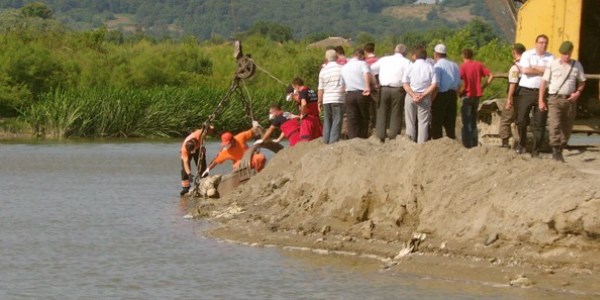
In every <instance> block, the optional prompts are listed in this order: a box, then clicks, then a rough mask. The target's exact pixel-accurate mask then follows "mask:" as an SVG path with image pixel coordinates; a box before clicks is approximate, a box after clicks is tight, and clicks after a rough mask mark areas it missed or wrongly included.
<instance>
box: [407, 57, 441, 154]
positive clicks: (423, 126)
mask: <svg viewBox="0 0 600 300" xmlns="http://www.w3.org/2000/svg"><path fill="white" fill-rule="evenodd" d="M412 57H413V60H414V62H413V63H412V64H410V65H409V66H408V67H407V68H406V71H405V72H404V74H403V76H402V84H403V86H404V90H406V100H405V103H404V116H405V119H406V135H407V136H409V137H410V138H411V139H412V140H413V141H415V142H417V143H419V144H422V143H425V142H426V141H427V140H428V139H429V123H430V121H431V96H432V95H433V93H434V92H435V90H436V89H437V77H436V76H435V72H434V71H433V66H432V65H431V64H430V63H428V62H427V61H425V59H426V58H427V51H426V50H425V48H423V47H416V48H415V49H413V55H412ZM415 125H417V128H415ZM417 131H418V132H417Z"/></svg>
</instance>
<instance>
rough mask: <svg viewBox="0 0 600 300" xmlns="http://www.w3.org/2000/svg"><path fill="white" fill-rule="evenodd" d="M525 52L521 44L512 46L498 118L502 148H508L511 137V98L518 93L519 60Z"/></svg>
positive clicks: (512, 115)
mask: <svg viewBox="0 0 600 300" xmlns="http://www.w3.org/2000/svg"><path fill="white" fill-rule="evenodd" d="M523 52H525V46H523V44H519V43H517V44H514V45H513V48H512V56H513V59H514V61H513V65H512V66H511V67H510V70H509V71H508V92H507V94H506V103H505V105H504V107H503V109H502V116H501V118H500V130H499V135H500V138H501V139H502V148H510V145H509V144H508V139H510V137H511V129H510V125H511V124H512V123H514V122H515V108H514V105H513V101H514V100H513V99H514V97H515V96H518V95H519V90H520V89H519V80H520V79H521V65H519V61H520V60H521V56H522V55H523Z"/></svg>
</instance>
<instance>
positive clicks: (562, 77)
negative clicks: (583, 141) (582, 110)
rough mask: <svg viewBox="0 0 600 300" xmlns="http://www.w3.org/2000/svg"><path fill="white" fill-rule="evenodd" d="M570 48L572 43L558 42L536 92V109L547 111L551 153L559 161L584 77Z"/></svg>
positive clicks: (581, 67) (569, 131) (569, 134)
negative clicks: (557, 50) (557, 47)
mask: <svg viewBox="0 0 600 300" xmlns="http://www.w3.org/2000/svg"><path fill="white" fill-rule="evenodd" d="M573 48H574V47H573V43H571V42H570V41H565V42H563V43H562V44H561V45H560V49H559V52H560V58H558V59H556V60H554V61H552V62H551V63H550V65H549V66H548V67H547V68H546V70H545V71H544V75H543V76H542V82H541V84H540V92H539V94H538V106H539V108H540V111H548V114H549V118H548V121H549V122H548V123H549V131H550V146H552V157H553V158H554V159H555V160H557V161H561V162H564V158H563V156H562V150H563V147H565V146H566V145H567V142H568V141H569V137H570V136H571V130H572V128H573V120H574V119H575V112H576V109H577V99H579V97H580V96H581V93H582V92H583V89H584V88H585V81H586V78H585V74H584V71H583V66H582V65H581V63H580V62H578V61H576V60H573V59H571V54H573ZM546 87H548V98H547V100H548V103H547V104H546V102H545V101H546V98H545V96H546V95H545V93H544V92H543V91H544V90H545V89H546Z"/></svg>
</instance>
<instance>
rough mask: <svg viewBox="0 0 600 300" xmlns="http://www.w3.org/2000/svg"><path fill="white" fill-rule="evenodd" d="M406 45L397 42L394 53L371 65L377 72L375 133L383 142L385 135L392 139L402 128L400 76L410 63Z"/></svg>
mask: <svg viewBox="0 0 600 300" xmlns="http://www.w3.org/2000/svg"><path fill="white" fill-rule="evenodd" d="M405 55H406V46H405V45H404V44H398V45H396V47H395V48H394V54H393V55H390V56H384V57H382V58H380V59H379V60H378V61H377V62H376V63H374V64H373V65H372V66H371V69H372V71H373V73H376V74H379V83H380V98H379V102H378V103H377V122H376V125H375V128H376V131H375V134H376V135H377V137H378V138H379V139H380V140H381V141H382V142H384V141H385V138H386V131H387V129H388V128H387V127H388V124H389V133H388V134H387V137H388V138H389V139H394V138H396V136H397V135H398V134H400V131H401V130H402V122H403V114H404V98H405V97H406V91H405V90H404V87H403V86H402V76H403V75H404V71H405V70H406V69H407V68H408V66H409V65H410V63H411V62H410V60H408V59H407V58H406V57H404V56H405Z"/></svg>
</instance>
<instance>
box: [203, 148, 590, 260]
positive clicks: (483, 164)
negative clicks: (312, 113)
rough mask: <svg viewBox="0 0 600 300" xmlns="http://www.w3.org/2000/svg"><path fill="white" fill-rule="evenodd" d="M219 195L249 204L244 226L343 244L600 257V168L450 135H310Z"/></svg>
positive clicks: (242, 229) (227, 201)
mask: <svg viewBox="0 0 600 300" xmlns="http://www.w3.org/2000/svg"><path fill="white" fill-rule="evenodd" d="M214 203H216V204H214ZM214 203H213V204H211V205H217V207H219V206H220V207H221V208H220V209H225V208H226V207H227V208H228V209H231V207H232V205H234V206H235V207H236V211H238V212H241V213H240V214H236V215H227V217H222V218H221V220H220V221H221V222H222V223H223V226H224V227H223V228H225V229H229V230H224V231H222V232H230V233H231V232H236V233H237V235H238V237H240V236H243V235H248V236H250V235H253V234H254V233H253V232H254V231H256V230H259V229H260V228H264V229H267V231H268V232H273V233H274V234H275V233H290V234H289V235H288V236H287V239H289V242H285V241H283V242H282V241H281V240H280V241H279V242H278V243H283V244H294V242H293V241H294V240H295V238H294V236H315V235H316V236H325V235H327V236H338V237H343V239H342V241H343V242H342V243H338V244H337V246H336V248H337V249H342V250H344V249H346V250H348V249H350V250H353V251H361V249H363V250H364V249H366V248H364V247H363V248H361V247H359V246H352V244H353V242H352V241H354V243H355V244H357V245H358V243H356V241H370V244H372V245H387V246H381V247H379V246H373V247H371V248H370V249H369V250H364V251H368V252H375V253H376V254H379V255H386V256H389V257H393V255H395V254H397V250H399V249H400V245H402V243H403V242H405V241H407V240H410V238H411V237H412V236H413V234H414V233H417V232H418V233H425V234H426V235H427V243H428V244H429V247H428V249H430V250H431V249H433V248H435V249H438V250H439V249H440V248H442V249H446V250H445V251H450V252H453V253H457V254H464V255H477V256H493V257H511V259H514V260H518V261H520V260H529V261H542V262H552V263H556V262H565V263H579V264H585V265H586V266H588V267H589V266H592V267H596V266H598V265H600V264H599V263H600V261H598V260H600V258H599V257H600V255H598V254H599V251H598V250H600V242H599V241H600V177H599V176H597V175H591V174H585V173H583V172H580V171H578V170H576V169H575V168H573V167H572V166H570V165H569V164H563V163H557V162H554V161H552V160H549V159H531V158H529V157H525V156H517V155H516V154H513V153H510V152H508V151H506V150H503V149H500V148H489V147H477V148H473V149H465V148H463V147H462V146H461V145H460V144H458V143H457V142H455V141H452V140H448V139H442V140H437V141H433V142H429V143H426V144H424V145H417V144H414V143H412V142H410V141H408V140H406V139H403V138H402V139H397V140H395V141H391V142H389V143H385V144H382V143H380V142H378V141H377V140H375V139H369V140H358V139H355V140H349V141H343V142H339V143H336V144H333V145H323V144H322V143H321V142H320V141H313V142H310V143H300V144H298V145H297V146H296V147H293V148H290V149H285V150H283V151H281V152H279V154H277V155H276V157H274V158H273V159H272V161H271V162H270V163H269V164H268V165H267V167H266V168H265V169H264V171H263V172H261V173H260V174H258V175H257V176H255V177H253V178H252V179H251V180H250V181H249V182H248V183H247V184H245V185H243V186H240V187H239V188H238V189H237V190H236V191H235V192H233V193H231V194H230V195H227V197H225V198H224V199H220V200H219V202H214ZM213 208H214V206H213ZM220 216H223V214H220ZM255 239H257V242H261V241H263V242H266V241H268V240H269V238H268V236H265V235H262V237H258V236H256V237H255ZM373 241H377V242H373ZM389 245H392V246H391V247H390V246H389ZM440 245H441V246H440ZM390 249H395V250H390Z"/></svg>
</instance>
